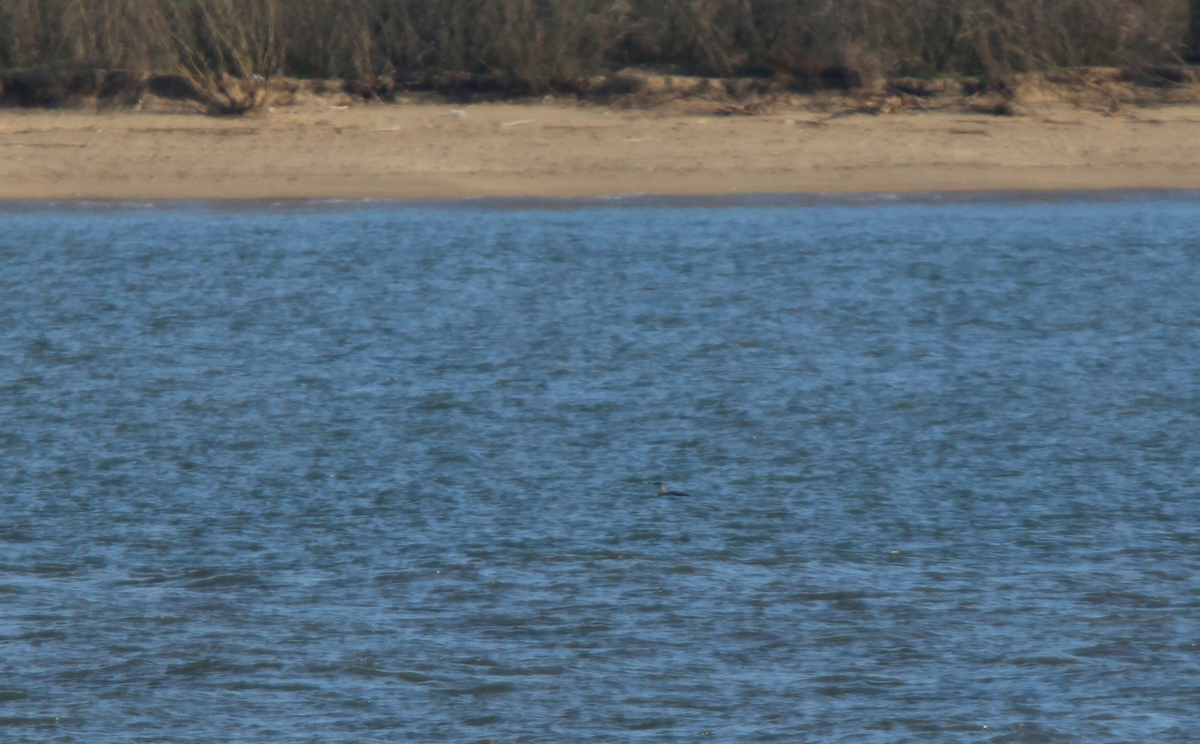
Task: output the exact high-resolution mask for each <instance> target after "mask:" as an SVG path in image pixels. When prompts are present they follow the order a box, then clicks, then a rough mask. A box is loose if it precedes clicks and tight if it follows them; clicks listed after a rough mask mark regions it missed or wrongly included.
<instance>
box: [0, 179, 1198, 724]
mask: <svg viewBox="0 0 1200 744" xmlns="http://www.w3.org/2000/svg"><path fill="white" fill-rule="evenodd" d="M567 207H569V208H566V207H564V208H558V209H554V208H545V206H542V207H536V206H531V207H529V208H505V207H503V205H484V206H480V207H462V206H455V205H436V204H434V205H426V206H408V207H401V206H389V205H374V206H372V205H342V206H336V205H334V206H324V207H313V208H298V207H290V208H289V207H284V208H267V207H253V206H250V207H247V208H246V209H243V210H215V209H210V208H206V207H203V206H188V207H183V208H154V209H136V208H127V209H106V208H97V209H87V208H73V207H68V206H64V207H53V206H42V207H36V206H34V205H26V206H24V207H21V206H18V207H14V208H10V209H8V210H7V211H4V212H0V738H2V739H3V740H4V741H11V742H87V743H88V744H92V743H96V742H139V741H144V742H151V741H152V742H189V743H192V742H392V741H423V742H438V741H445V742H472V741H493V742H569V741H612V742H639V741H653V742H670V741H680V742H682V741H688V742H691V741H699V740H711V741H722V742H734V741H783V742H821V743H825V742H855V743H856V744H858V743H867V744H870V743H875V742H879V743H883V742H887V743H889V744H890V743H892V742H930V741H938V742H1088V743H1092V742H1128V741H1154V742H1189V741H1195V740H1196V737H1197V735H1198V734H1197V732H1196V728H1197V724H1198V723H1200V716H1198V715H1197V714H1196V701H1197V699H1200V697H1198V696H1200V645H1198V644H1200V578H1198V575H1197V559H1198V558H1200V535H1198V534H1197V526H1198V525H1197V517H1198V516H1200V506H1198V503H1197V493H1198V487H1200V469H1198V468H1200V447H1198V446H1197V444H1196V439H1197V434H1196V432H1197V424H1198V420H1197V419H1198V416H1197V414H1198V413H1200V378H1198V374H1200V349H1198V342H1200V281H1198V279H1200V238H1198V237H1197V235H1198V234H1200V205H1198V204H1197V203H1196V202H1195V201H1194V200H1192V201H1189V200H1186V199H1184V200H1172V199H1170V198H1161V199H1155V198H1149V197H1147V198H1142V199H1115V200H1110V201H1107V202H1086V201H1078V202H1073V201H1070V200H1065V201H1060V202H1058V203H1033V202H1022V201H1020V200H1015V201H1009V202H994V203H991V202H988V201H986V200H984V201H968V202H966V203H960V204H941V205H938V204H922V203H908V204H895V205H891V206H889V205H886V204H881V203H875V204H870V205H867V206H853V205H837V204H823V205H817V206H795V205H793V206H769V205H768V206H761V205H756V204H755V203H754V202H753V201H752V200H751V201H747V202H743V203H741V205H738V204H732V205H730V204H726V205H724V206H720V207H718V208H687V207H683V206H678V205H676V206H662V205H655V204H654V203H653V202H646V203H643V204H642V206H638V203H637V202H634V203H633V206H624V207H617V208H609V207H604V206H603V205H601V204H588V203H577V204H569V205H567ZM657 480H665V481H667V482H668V483H669V485H670V486H671V487H673V488H677V489H679V490H683V491H687V492H689V493H690V494H692V495H691V496H690V497H686V498H684V497H660V496H656V493H655V492H656V489H655V487H654V486H653V485H652V483H653V482H654V481H657Z"/></svg>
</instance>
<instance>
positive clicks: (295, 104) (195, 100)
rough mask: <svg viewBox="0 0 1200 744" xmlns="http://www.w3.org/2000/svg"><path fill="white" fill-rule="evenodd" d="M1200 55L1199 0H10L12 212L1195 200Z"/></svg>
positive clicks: (5, 181)
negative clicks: (543, 202)
mask: <svg viewBox="0 0 1200 744" xmlns="http://www.w3.org/2000/svg"><path fill="white" fill-rule="evenodd" d="M1198 56H1200V0H844V1H839V2H830V1H829V0H654V1H653V2H650V1H648V0H615V1H614V0H604V1H601V0H571V1H570V2H568V1H567V0H292V1H290V2H282V1H281V0H0V108H2V109H3V110H0V198H6V199H14V198H17V199H20V198H51V197H53V198H59V197H70V196H75V195H79V196H91V197H97V198H145V197H150V196H161V197H180V198H188V197H196V198H206V197H217V196H231V197H239V198H242V197H281V196H298V197H309V196H312V197H322V196H337V197H342V196H345V197H362V196H372V197H385V198H386V197H397V198H400V197H413V196H482V195H516V194H564V195H566V194H575V195H588V194H603V193H614V192H629V191H658V192H669V193H724V192H737V191H913V190H944V189H963V188H971V189H978V188H985V189H986V188H1034V189H1038V188H1126V187H1160V188H1192V187H1197V186H1200V178H1197V176H1196V173H1197V171H1198V170H1200V168H1198V165H1200V151H1198V146H1197V145H1196V144H1195V143H1196V142H1200V137H1197V136H1196V135H1197V134H1200V68H1197V67H1194V66H1193V64H1194V63H1195V62H1196V61H1197V58H1198ZM214 115H216V116H217V117H218V118H213V116H214Z"/></svg>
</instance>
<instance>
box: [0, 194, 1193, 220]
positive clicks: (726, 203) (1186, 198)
mask: <svg viewBox="0 0 1200 744" xmlns="http://www.w3.org/2000/svg"><path fill="white" fill-rule="evenodd" d="M1162 201H1173V202H1181V203H1191V202H1195V203H1200V188H1097V189H1042V190H1035V189H990V190H988V189H985V190H962V191H910V192H902V193H896V192H839V193H832V192H829V193H821V192H799V191H794V192H787V191H764V192H754V193H744V194H743V193H739V194H667V193H629V194H601V195H597V196H520V195H514V196H482V197H480V196H467V197H451V198H440V197H413V198H375V197H363V198H353V199H350V198H337V197H255V198H245V199H242V198H232V197H230V198H211V199H210V198H182V199H174V198H153V199H151V198H147V199H125V198H112V199H109V198H79V197H72V198H32V199H0V214H5V213H21V212H37V211H61V210H75V211H111V212H120V211H157V210H162V211H176V210H189V209H195V210H214V211H231V212H237V211H243V210H248V211H261V210H277V211H281V212H288V211H298V212H299V211H326V210H328V211H336V210H339V209H363V208H368V209H369V208H372V207H379V208H385V209H424V208H432V209H468V210H469V209H482V210H488V209H500V210H508V209H518V210H520V209H548V210H577V209H644V208H651V209H659V208H662V209H697V208H763V209H770V208H801V209H807V208H824V207H886V206H904V205H924V206H948V207H949V206H956V205H961V204H991V205H1005V204H1022V205H1028V204H1066V203H1092V204H1103V203H1129V202H1133V203H1138V202H1162Z"/></svg>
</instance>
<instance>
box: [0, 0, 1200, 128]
mask: <svg viewBox="0 0 1200 744" xmlns="http://www.w3.org/2000/svg"><path fill="white" fill-rule="evenodd" d="M1197 53H1200V0H837V1H836V2H833V1H831V0H0V69H5V68H35V67H43V68H52V69H56V70H64V69H70V70H79V69H86V70H123V71H126V72H127V73H133V74H141V73H148V72H156V73H168V74H175V75H181V76H183V77H184V78H186V79H187V81H188V83H189V85H190V86H191V88H192V89H193V90H194V91H195V94H196V96H197V97H198V98H200V99H202V100H203V101H204V103H205V105H206V107H207V108H208V110H210V111H211V112H213V113H240V112H244V111H248V110H253V109H254V108H256V107H261V106H263V105H266V103H267V102H268V96H269V91H270V85H269V81H270V80H271V79H272V78H273V77H274V76H276V75H280V74H282V75H290V76H296V77H302V78H338V79H341V80H345V81H349V85H350V86H351V87H352V88H353V89H354V91H355V92H356V93H357V94H358V95H360V96H362V97H375V98H381V99H384V100H387V99H388V98H389V97H391V96H393V95H394V92H395V90H396V89H397V88H398V87H408V88H413V87H420V86H421V85H425V86H426V87H427V88H429V89H441V90H448V89H450V88H452V87H455V86H457V89H458V90H459V93H460V94H461V95H464V96H466V95H479V94H485V95H486V94H489V93H498V94H514V93H515V94H520V95H540V94H544V93H550V92H555V93H557V92H562V91H577V90H584V91H588V90H591V88H589V86H591V87H592V88H594V87H595V85H594V84H593V83H591V82H589V81H592V80H594V79H595V78H596V76H598V75H603V74H604V73H605V72H606V71H608V70H613V69H618V68H621V67H627V66H645V67H649V68H653V69H659V70H662V69H669V70H672V71H674V72H684V73H689V74H697V75H707V76H718V77H723V78H729V77H739V76H740V77H747V76H758V77H760V78H763V79H767V78H771V79H774V80H776V81H779V82H780V84H782V85H784V86H785V87H787V88H789V89H791V90H794V91H812V90H818V89H860V88H865V89H868V90H870V89H875V88H877V87H878V86H877V85H876V84H875V81H878V80H880V79H884V78H891V77H897V76H899V77H907V78H909V79H912V80H918V81H919V80H929V79H932V78H940V77H956V76H962V75H975V76H985V77H992V78H995V77H999V76H1009V75H1013V74H1016V73H1022V72H1032V71H1044V70H1053V69H1059V68H1086V67H1096V66H1110V67H1126V68H1138V69H1147V70H1149V69H1155V68H1156V67H1159V66H1162V65H1178V64H1179V63H1180V62H1181V61H1182V60H1183V59H1184V58H1188V57H1192V56H1196V55H1197ZM1164 69H1165V68H1164ZM910 87H911V88H913V89H912V90H906V91H892V92H891V94H890V95H889V96H884V97H883V98H882V99H880V101H881V102H875V103H870V104H864V105H874V106H876V107H877V108H879V110H880V111H883V110H884V109H889V110H890V108H895V107H896V106H901V107H911V106H912V105H913V104H912V103H911V102H910V101H908V100H907V99H905V98H903V97H902V96H900V95H899V94H903V95H910V96H916V97H917V98H923V95H922V94H921V93H920V92H919V91H917V90H915V88H916V87H919V86H917V85H916V84H915V83H914V84H913V85H912V86H910ZM626 93H628V91H626ZM738 95H739V96H741V97H745V94H738ZM889 97H890V98H896V97H900V103H899V104H896V103H894V102H893V103H888V98H889ZM737 105H738V106H743V107H744V106H747V105H749V104H747V103H744V102H739V103H738V104H737ZM980 105H981V106H982V105H984V103H983V102H982V99H981V101H980ZM889 107H890V108H889ZM731 113H738V112H731ZM743 113H744V112H743Z"/></svg>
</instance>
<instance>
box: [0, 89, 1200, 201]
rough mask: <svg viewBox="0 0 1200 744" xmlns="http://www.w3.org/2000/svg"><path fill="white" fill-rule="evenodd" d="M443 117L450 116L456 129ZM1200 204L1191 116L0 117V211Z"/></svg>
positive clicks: (351, 110) (597, 110) (1049, 110)
mask: <svg viewBox="0 0 1200 744" xmlns="http://www.w3.org/2000/svg"><path fill="white" fill-rule="evenodd" d="M454 111H459V112H460V114H457V115H456V114H454V113H453V112H454ZM1117 188H1164V189H1174V188H1193V189H1194V188H1200V106H1197V105H1174V106H1166V107H1162V108H1153V109H1148V108H1142V109H1131V110H1126V111H1124V112H1122V113H1120V114H1117V115H1105V114H1104V113H1100V112H1096V111H1089V110H1085V109H1080V108H1075V107H1071V106H1068V105H1056V106H1046V107H1042V108H1040V109H1039V110H1036V111H1031V112H1030V113H1028V115H1021V116H991V115H987V114H973V113H966V112H962V111H921V110H908V111H902V112H899V113H891V114H870V113H857V114H843V115H830V114H828V113H824V112H819V111H813V110H811V109H807V108H802V107H796V108H794V109H789V108H787V107H783V108H780V109H777V110H775V111H774V112H773V113H771V114H769V115H761V116H720V115H717V114H716V113H714V112H713V111H712V110H711V107H710V109H704V108H698V107H695V106H692V107H690V108H689V107H688V106H687V105H684V104H680V105H676V106H671V105H664V106H657V107H655V108H651V109H648V110H629V109H626V110H622V109H619V108H612V109H607V108H604V107H603V106H600V105H595V104H589V105H576V104H556V103H554V102H549V103H536V104H520V105H517V104H502V103H491V104H480V105H472V106H456V105H453V104H442V103H431V102H426V103H410V104H392V105H385V104H378V103H373V104H357V105H325V104H320V105H317V104H313V105H306V106H291V107H278V108H276V109H275V110H274V111H271V112H265V113H263V114H262V115H261V116H253V117H246V118H240V119H216V118H211V117H206V116H202V115H198V114H187V113H164V112H159V113H152V112H145V111H141V112H137V111H128V110H125V111H116V112H110V113H97V112H85V111H45V110H14V109H8V110H0V199H6V200H13V199H60V198H86V199H224V198H230V199H257V198H351V199H353V198H368V197H370V198H382V199H410V198H456V197H471V196H595V195H604V194H621V193H643V192H648V193H664V194H736V193H751V192H814V193H853V192H913V191H956V190H988V189H1031V190H1041V189H1117Z"/></svg>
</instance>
